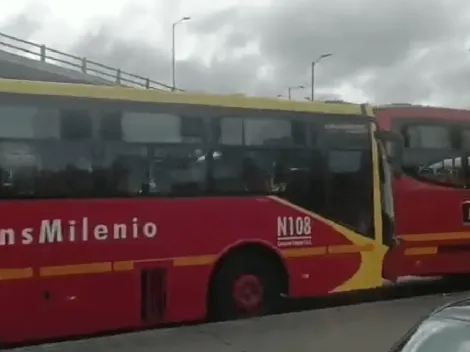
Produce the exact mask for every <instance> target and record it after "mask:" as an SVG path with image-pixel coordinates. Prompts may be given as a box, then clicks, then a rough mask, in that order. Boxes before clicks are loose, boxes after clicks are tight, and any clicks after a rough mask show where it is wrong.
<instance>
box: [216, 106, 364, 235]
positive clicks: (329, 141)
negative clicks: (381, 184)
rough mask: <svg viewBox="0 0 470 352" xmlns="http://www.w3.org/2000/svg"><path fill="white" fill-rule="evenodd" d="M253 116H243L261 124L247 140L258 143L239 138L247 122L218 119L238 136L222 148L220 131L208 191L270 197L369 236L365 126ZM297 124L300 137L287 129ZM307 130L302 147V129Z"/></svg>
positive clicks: (314, 118) (337, 120) (343, 120)
mask: <svg viewBox="0 0 470 352" xmlns="http://www.w3.org/2000/svg"><path fill="white" fill-rule="evenodd" d="M259 114H260V118H258V119H257V120H256V119H255V118H254V116H253V113H252V114H251V115H250V116H249V117H248V118H247V119H248V120H249V121H252V120H255V121H261V122H262V123H261V122H259V124H258V123H257V124H253V125H251V126H255V127H253V129H252V130H251V131H250V133H252V135H251V140H252V141H253V140H257V141H259V142H258V143H253V144H250V143H249V142H247V140H249V138H244V137H246V134H244V133H246V131H245V129H244V128H245V127H248V128H250V124H246V125H245V124H244V122H243V121H244V119H243V118H241V117H239V118H238V128H234V126H235V122H234V120H235V119H233V118H230V119H221V120H220V123H221V124H224V123H225V122H226V121H230V122H229V124H231V127H232V128H233V129H232V130H231V131H232V132H238V133H239V135H238V138H236V139H235V138H233V137H234V135H235V133H233V134H231V138H233V139H232V140H238V145H236V146H235V145H226V144H225V143H226V141H227V139H225V140H224V132H223V129H224V127H222V133H221V138H220V139H219V141H220V142H219V146H217V147H216V149H215V152H214V154H213V161H212V164H211V170H210V174H211V180H212V184H211V189H212V190H213V192H214V193H215V194H218V195H276V196H279V197H282V198H284V199H286V200H288V201H290V202H292V203H294V204H296V205H298V206H301V207H304V208H306V209H309V210H311V211H314V212H316V213H318V214H320V215H323V216H325V217H328V218H330V219H333V220H335V221H337V222H339V223H342V224H344V225H345V226H348V227H350V228H352V229H354V230H356V231H358V232H361V233H363V234H366V235H370V236H373V228H372V227H371V226H372V223H373V222H372V218H373V214H372V209H373V208H372V201H373V198H372V189H373V181H372V154H371V140H370V138H371V137H370V127H369V123H368V122H366V123H365V122H359V123H355V120H353V119H352V118H350V117H349V118H348V117H337V116H336V117H335V116H322V115H314V114H311V115H307V114H305V116H304V115H301V114H296V115H294V116H291V118H290V119H289V118H287V119H286V120H285V121H281V122H282V123H280V121H279V120H278V119H277V118H276V116H272V115H271V116H270V115H267V114H266V115H264V114H263V113H262V112H260V113H259ZM262 118H263V119H264V120H265V121H264V122H263V120H262ZM302 118H304V121H305V122H303V121H302ZM330 120H334V121H335V122H334V123H331V122H328V121H330ZM298 124H303V126H304V128H303V129H302V131H304V132H303V133H300V134H299V133H298V128H297V127H293V126H298ZM261 126H264V128H261ZM268 126H270V127H269V128H268ZM288 126H290V130H289V128H288ZM307 126H310V128H307ZM270 128H271V129H270ZM227 130H228V127H227ZM309 130H310V131H311V135H310V136H308V140H309V141H310V143H309V144H307V133H306V132H305V131H309ZM227 133H229V132H227ZM267 136H269V137H270V138H267ZM299 136H300V137H299ZM261 141H262V142H261Z"/></svg>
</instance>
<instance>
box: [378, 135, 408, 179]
mask: <svg viewBox="0 0 470 352" xmlns="http://www.w3.org/2000/svg"><path fill="white" fill-rule="evenodd" d="M375 137H376V138H377V139H378V140H380V141H381V142H382V143H383V146H384V149H385V150H384V152H385V154H386V157H387V160H388V162H389V163H390V165H391V166H392V171H393V175H394V176H395V177H400V176H401V173H402V155H403V141H402V138H401V137H400V136H399V135H398V134H396V133H394V132H390V131H376V132H375Z"/></svg>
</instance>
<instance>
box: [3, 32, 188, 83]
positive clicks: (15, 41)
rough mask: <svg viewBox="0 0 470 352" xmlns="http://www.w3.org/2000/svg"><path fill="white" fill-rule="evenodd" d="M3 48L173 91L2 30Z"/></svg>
mask: <svg viewBox="0 0 470 352" xmlns="http://www.w3.org/2000/svg"><path fill="white" fill-rule="evenodd" d="M0 50H3V51H6V52H9V53H12V54H16V55H20V56H23V57H26V58H29V59H32V60H38V61H41V62H43V63H47V64H51V65H55V66H59V67H62V68H66V69H71V70H74V71H80V72H82V73H84V74H87V75H91V76H96V77H99V78H102V79H105V80H107V81H109V82H112V83H115V84H117V85H122V86H127V87H134V88H145V89H157V90H163V91H169V90H172V87H171V86H169V85H167V84H165V83H162V82H158V81H156V80H152V79H150V78H148V77H143V76H139V75H137V74H134V73H130V72H126V71H123V70H121V69H119V68H115V67H111V66H108V65H105V64H102V63H99V62H96V61H92V60H90V59H87V58H86V57H79V56H76V55H72V54H68V53H65V52H63V51H60V50H57V49H53V48H49V47H46V45H44V44H38V43H34V42H31V41H28V40H24V39H21V38H17V37H14V36H12V35H9V34H5V33H1V32H0ZM175 90H177V91H181V92H184V90H183V89H179V88H176V89H175Z"/></svg>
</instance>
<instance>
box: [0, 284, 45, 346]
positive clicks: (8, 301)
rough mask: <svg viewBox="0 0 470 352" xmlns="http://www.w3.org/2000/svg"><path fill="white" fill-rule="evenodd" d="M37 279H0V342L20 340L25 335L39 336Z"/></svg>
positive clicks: (40, 332) (38, 290)
mask: <svg viewBox="0 0 470 352" xmlns="http://www.w3.org/2000/svg"><path fill="white" fill-rule="evenodd" d="M39 293H40V289H39V283H38V280H34V279H28V280H23V279H19V280H2V281H0V312H1V316H2V319H0V342H1V343H10V342H15V341H21V340H22V339H24V338H25V336H28V338H29V337H31V338H33V339H34V338H39V337H41V334H42V331H41V330H40V327H39V326H37V323H38V317H39V316H40V315H41V314H40V310H41V308H40V295H39Z"/></svg>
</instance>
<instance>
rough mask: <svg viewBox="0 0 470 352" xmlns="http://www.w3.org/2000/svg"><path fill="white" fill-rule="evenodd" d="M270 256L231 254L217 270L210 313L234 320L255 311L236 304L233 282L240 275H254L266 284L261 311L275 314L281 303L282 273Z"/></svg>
mask: <svg viewBox="0 0 470 352" xmlns="http://www.w3.org/2000/svg"><path fill="white" fill-rule="evenodd" d="M276 268H277V266H276V265H275V264H274V263H273V262H272V261H270V260H267V259H263V258H260V257H257V258H255V257H254V256H253V257H243V256H241V255H236V256H233V257H231V258H228V259H227V260H226V261H225V262H224V263H223V264H222V266H221V267H220V268H219V270H218V271H217V272H216V273H215V275H214V277H213V280H212V283H211V287H210V294H209V302H208V305H209V316H210V318H211V319H215V320H233V319H240V318H245V317H251V316H252V315H250V314H248V315H246V314H243V312H240V311H239V309H238V308H237V305H236V303H235V299H234V297H233V285H234V283H235V280H236V279H237V278H238V277H240V276H241V275H254V276H256V277H257V278H258V279H259V281H260V282H261V283H262V286H263V292H264V294H263V304H262V307H260V309H259V315H265V314H272V313H275V312H276V311H277V310H279V309H280V307H281V304H282V301H283V299H282V296H281V293H282V287H281V280H280V279H281V276H282V274H281V273H279V272H278V270H276Z"/></svg>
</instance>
